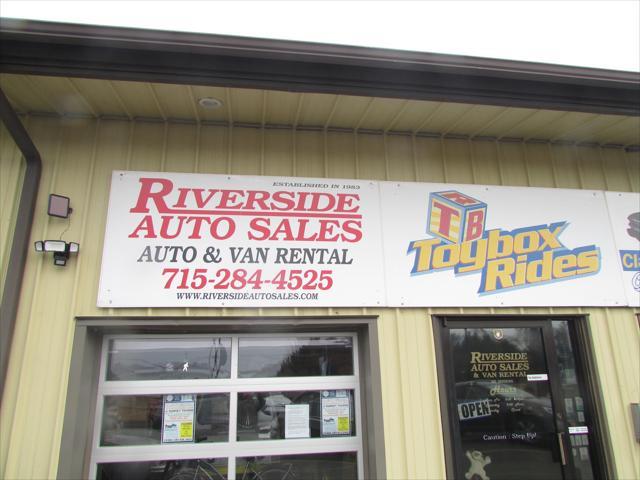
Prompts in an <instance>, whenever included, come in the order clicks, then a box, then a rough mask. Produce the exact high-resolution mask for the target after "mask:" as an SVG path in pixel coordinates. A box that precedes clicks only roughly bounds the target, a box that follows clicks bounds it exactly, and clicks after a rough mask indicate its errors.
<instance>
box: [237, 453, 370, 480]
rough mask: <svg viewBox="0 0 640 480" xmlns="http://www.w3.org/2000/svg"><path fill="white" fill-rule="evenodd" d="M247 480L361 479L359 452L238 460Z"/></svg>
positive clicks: (240, 470) (242, 476)
mask: <svg viewBox="0 0 640 480" xmlns="http://www.w3.org/2000/svg"><path fill="white" fill-rule="evenodd" d="M236 478H240V479H243V480H291V479H304V480H349V479H356V478H358V474H357V457H356V453H355V452H339V453H322V454H309V455H271V456H268V457H245V458H238V459H237V463H236Z"/></svg>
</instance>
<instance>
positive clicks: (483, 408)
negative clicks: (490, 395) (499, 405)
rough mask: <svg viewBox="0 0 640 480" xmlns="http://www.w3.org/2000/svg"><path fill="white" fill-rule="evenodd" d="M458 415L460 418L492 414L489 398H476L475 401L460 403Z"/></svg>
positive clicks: (465, 418) (467, 418) (466, 418)
mask: <svg viewBox="0 0 640 480" xmlns="http://www.w3.org/2000/svg"><path fill="white" fill-rule="evenodd" d="M458 415H459V417H460V420H469V419H470V418H480V417H488V416H489V415H491V408H490V406H489V400H488V399H487V400H476V401H473V402H466V403H459V404H458Z"/></svg>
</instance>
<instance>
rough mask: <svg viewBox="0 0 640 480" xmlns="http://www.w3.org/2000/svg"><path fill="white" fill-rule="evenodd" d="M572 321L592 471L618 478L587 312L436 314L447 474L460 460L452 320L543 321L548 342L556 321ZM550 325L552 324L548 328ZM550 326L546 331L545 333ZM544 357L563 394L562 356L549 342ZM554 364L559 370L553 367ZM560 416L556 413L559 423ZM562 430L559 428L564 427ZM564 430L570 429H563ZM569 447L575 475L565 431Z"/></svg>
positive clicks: (466, 323)
mask: <svg viewBox="0 0 640 480" xmlns="http://www.w3.org/2000/svg"><path fill="white" fill-rule="evenodd" d="M552 320H562V321H567V322H568V325H569V332H570V338H571V342H572V346H573V347H574V352H573V353H574V357H575V362H576V374H577V375H578V377H579V378H580V379H581V381H582V385H583V387H584V390H585V391H584V392H583V393H584V401H585V408H586V410H587V411H588V412H590V422H589V434H590V435H589V437H590V441H592V443H593V453H594V455H593V457H592V458H591V463H592V468H593V474H594V477H595V478H603V479H613V478H616V475H615V470H614V462H613V454H612V449H611V443H610V440H609V439H610V435H609V432H608V428H607V424H606V421H605V418H604V415H603V412H604V407H603V405H604V401H603V398H602V394H601V392H602V390H601V388H600V384H599V380H598V373H597V369H596V364H595V358H594V354H593V348H592V340H591V332H590V329H589V324H588V317H587V316H585V315H526V314H525V315H463V314H458V315H455V314H454V315H433V316H432V327H433V330H434V343H435V353H436V361H437V366H438V368H437V371H438V391H439V400H440V414H441V419H442V433H443V444H444V456H445V467H446V471H447V478H454V477H455V474H456V463H455V456H454V447H455V443H454V442H455V439H456V437H457V435H458V432H457V428H458V424H457V422H456V421H455V418H452V415H451V413H450V411H449V400H450V398H452V397H451V395H452V391H450V386H449V385H448V382H447V379H448V378H449V376H450V374H451V370H450V369H451V367H450V364H449V358H447V355H448V347H447V346H446V345H445V342H446V339H445V333H446V332H447V329H448V327H449V326H450V323H451V322H455V324H456V325H455V326H456V327H460V328H465V327H467V328H468V327H472V328H473V327H475V328H492V327H495V328H498V327H503V328H507V326H509V327H538V328H541V333H542V335H543V345H545V346H547V345H549V344H551V345H552V344H553V343H549V341H551V342H553V338H549V335H550V334H551V329H550V326H551V321H552ZM545 325H549V327H548V328H544V326H545ZM545 332H546V333H545ZM545 357H546V359H547V363H548V371H549V375H550V376H551V378H550V389H551V395H552V397H553V398H554V399H558V398H560V397H559V393H560V379H559V376H558V375H557V360H556V352H555V349H550V348H546V349H545ZM554 370H555V371H554ZM557 403H558V404H557V405H556V402H555V401H554V409H555V408H556V406H558V407H559V408H560V409H561V413H562V415H561V417H562V418H561V423H562V424H563V427H564V426H565V423H566V412H565V410H564V405H560V403H562V402H557ZM557 423H558V419H557V418H556V424H557ZM559 431H560V430H559ZM562 432H566V429H563V430H562ZM563 441H564V451H565V454H566V455H567V467H568V468H567V467H564V468H563V474H564V476H565V478H567V479H568V478H572V472H574V471H575V469H574V466H573V458H572V455H571V454H570V453H571V450H570V445H569V438H568V435H563Z"/></svg>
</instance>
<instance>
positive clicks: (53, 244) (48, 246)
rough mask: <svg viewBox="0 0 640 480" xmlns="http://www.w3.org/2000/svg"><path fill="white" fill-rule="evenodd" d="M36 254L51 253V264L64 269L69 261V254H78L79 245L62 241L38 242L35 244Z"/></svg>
mask: <svg viewBox="0 0 640 480" xmlns="http://www.w3.org/2000/svg"><path fill="white" fill-rule="evenodd" d="M35 247H36V252H53V264H54V265H57V266H59V267H64V266H65V265H66V264H67V260H68V259H69V254H71V253H78V251H80V245H79V244H78V243H75V242H69V243H67V242H65V241H64V240H38V241H37V242H36V243H35Z"/></svg>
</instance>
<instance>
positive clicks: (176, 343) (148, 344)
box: [107, 338, 231, 380]
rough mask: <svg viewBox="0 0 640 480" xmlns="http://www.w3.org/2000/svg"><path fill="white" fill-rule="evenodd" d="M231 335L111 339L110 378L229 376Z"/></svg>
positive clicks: (180, 378) (108, 374)
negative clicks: (197, 337)
mask: <svg viewBox="0 0 640 480" xmlns="http://www.w3.org/2000/svg"><path fill="white" fill-rule="evenodd" d="M230 373H231V339H230V338H202V339H188V338H162V339H151V338H138V339H133V338H132V339H114V340H111V341H110V342H109V360H108V365H107V380H192V379H197V378H229V377H230Z"/></svg>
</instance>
